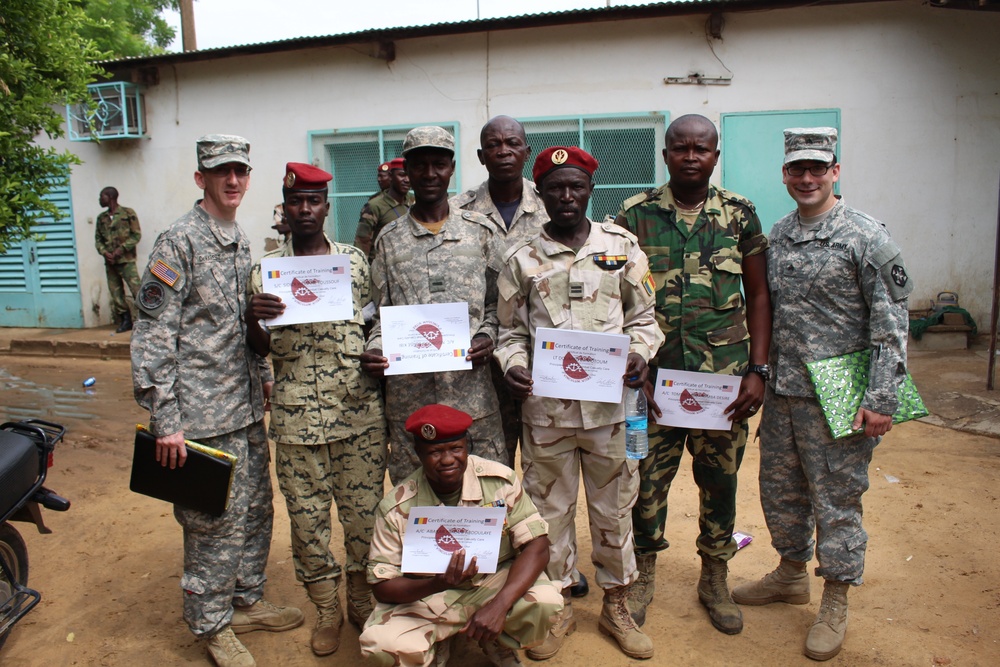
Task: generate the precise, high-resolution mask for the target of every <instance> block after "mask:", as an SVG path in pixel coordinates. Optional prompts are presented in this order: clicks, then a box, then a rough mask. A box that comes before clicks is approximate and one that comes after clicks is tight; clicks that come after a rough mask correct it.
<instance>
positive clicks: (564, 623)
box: [527, 588, 576, 660]
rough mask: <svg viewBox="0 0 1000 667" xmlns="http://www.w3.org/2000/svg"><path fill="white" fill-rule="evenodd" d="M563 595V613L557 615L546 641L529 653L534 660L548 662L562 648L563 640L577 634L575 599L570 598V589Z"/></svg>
mask: <svg viewBox="0 0 1000 667" xmlns="http://www.w3.org/2000/svg"><path fill="white" fill-rule="evenodd" d="M562 595H563V608H562V611H561V612H559V613H558V614H557V615H556V619H555V622H554V623H553V624H552V627H551V628H549V634H547V635H546V636H545V641H543V642H542V643H541V644H539V645H538V646H535V647H534V648H529V649H528V651H527V655H528V657H529V658H531V659H532V660H548V659H549V658H551V657H552V656H554V655H555V654H556V653H558V652H559V649H560V648H562V644H563V639H565V638H566V637H569V636H570V635H571V634H573V633H574V632H576V619H575V618H573V603H572V599H573V598H572V597H570V589H569V588H564V589H563V592H562Z"/></svg>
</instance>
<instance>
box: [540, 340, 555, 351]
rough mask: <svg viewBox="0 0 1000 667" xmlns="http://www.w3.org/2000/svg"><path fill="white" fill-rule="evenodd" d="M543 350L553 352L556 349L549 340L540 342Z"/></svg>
mask: <svg viewBox="0 0 1000 667" xmlns="http://www.w3.org/2000/svg"><path fill="white" fill-rule="evenodd" d="M542 349H543V350H554V349H556V344H555V343H553V342H552V341H550V340H546V341H542Z"/></svg>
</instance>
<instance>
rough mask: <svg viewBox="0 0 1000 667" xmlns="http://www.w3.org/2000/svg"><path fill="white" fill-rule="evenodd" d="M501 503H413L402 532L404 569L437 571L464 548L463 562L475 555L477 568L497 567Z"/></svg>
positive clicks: (489, 569)
mask: <svg viewBox="0 0 1000 667" xmlns="http://www.w3.org/2000/svg"><path fill="white" fill-rule="evenodd" d="M506 516H507V508H505V507H414V508H412V509H411V510H410V515H409V518H408V520H407V524H406V532H405V533H404V534H403V562H402V568H401V569H402V570H403V572H405V573H416V574H438V573H442V572H445V571H447V570H448V565H449V563H450V562H451V558H452V555H453V554H454V553H455V552H456V551H458V550H460V549H465V563H466V565H468V564H469V562H470V561H471V560H472V558H473V557H475V558H476V560H477V562H478V569H479V572H483V573H486V574H491V573H493V572H496V571H497V559H498V558H499V556H500V535H501V534H502V532H503V525H504V520H505V519H506Z"/></svg>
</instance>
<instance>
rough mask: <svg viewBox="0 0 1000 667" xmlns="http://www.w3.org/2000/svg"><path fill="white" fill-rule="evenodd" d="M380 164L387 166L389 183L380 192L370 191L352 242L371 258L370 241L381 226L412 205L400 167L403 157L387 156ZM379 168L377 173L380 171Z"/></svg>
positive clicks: (403, 170)
mask: <svg viewBox="0 0 1000 667" xmlns="http://www.w3.org/2000/svg"><path fill="white" fill-rule="evenodd" d="M383 166H385V167H387V172H385V173H388V174H389V185H388V186H387V187H386V188H384V189H383V190H382V191H381V192H379V193H377V194H375V195H373V196H372V197H371V199H369V200H368V201H367V202H365V205H364V206H362V207H361V219H360V220H359V221H358V229H357V231H356V232H355V234H354V245H355V246H357V247H358V248H361V250H362V251H364V253H365V254H366V255H367V256H368V258H369V259H371V255H372V244H373V243H374V242H375V239H376V238H378V235H379V234H380V233H381V232H382V228H383V227H385V226H386V225H387V224H389V223H390V222H392V221H393V220H395V219H397V218H399V217H400V216H402V215H403V214H404V213H406V211H407V210H409V208H410V206H412V205H413V195H411V194H410V179H409V178H407V176H406V170H405V169H404V168H403V158H399V157H398V158H395V159H393V160H389V161H388V162H386V163H385V164H384V165H383ZM382 173H383V172H382V171H379V174H382Z"/></svg>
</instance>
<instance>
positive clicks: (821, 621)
mask: <svg viewBox="0 0 1000 667" xmlns="http://www.w3.org/2000/svg"><path fill="white" fill-rule="evenodd" d="M849 586H850V584H845V583H843V582H840V581H827V582H826V583H825V584H824V586H823V601H822V602H821V603H820V606H819V614H817V615H816V620H815V621H813V624H812V627H811V628H809V635H808V636H807V637H806V650H805V654H806V657H809V658H812V659H813V660H829V659H830V658H832V657H833V656H835V655H837V654H838V653H840V648H841V647H842V646H843V645H844V636H845V635H846V634H847V589H848V587H849Z"/></svg>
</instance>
